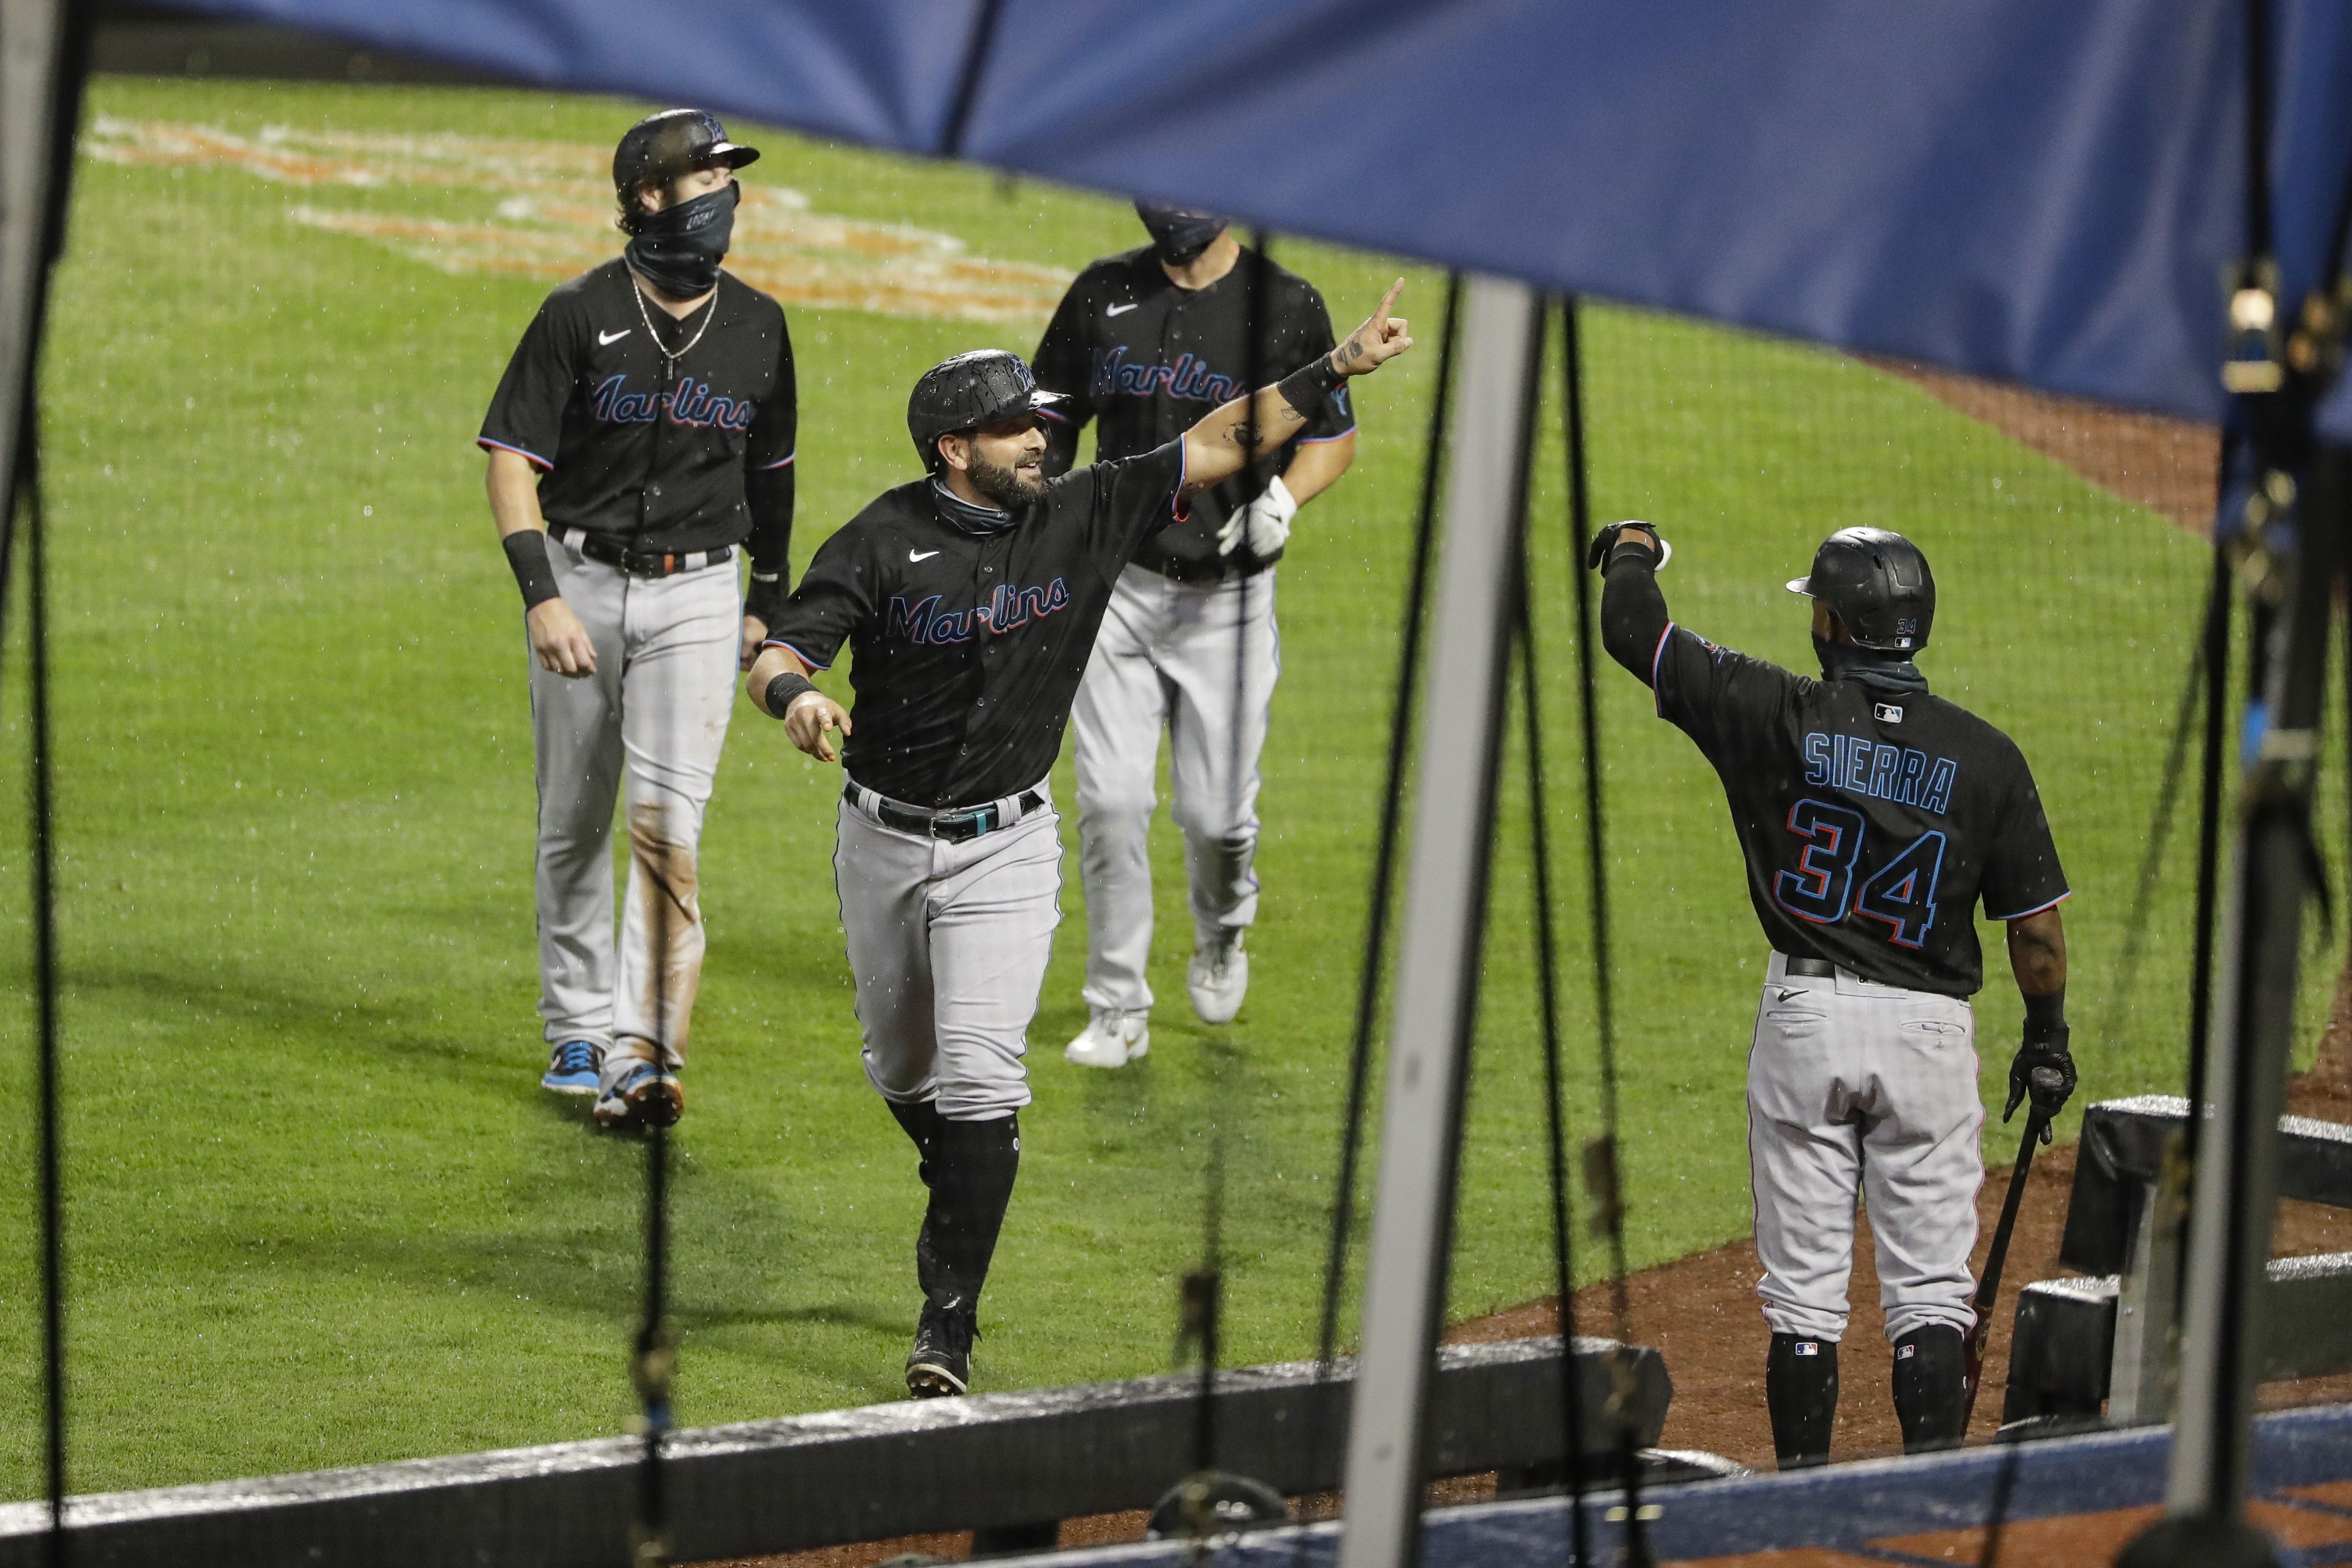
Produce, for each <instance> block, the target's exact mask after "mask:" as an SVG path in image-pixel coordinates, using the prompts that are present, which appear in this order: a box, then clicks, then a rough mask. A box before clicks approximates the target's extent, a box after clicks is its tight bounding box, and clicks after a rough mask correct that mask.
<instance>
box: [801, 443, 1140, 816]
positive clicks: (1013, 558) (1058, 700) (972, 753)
mask: <svg viewBox="0 0 2352 1568" xmlns="http://www.w3.org/2000/svg"><path fill="white" fill-rule="evenodd" d="M1183 480H1184V444H1183V443H1182V442H1181V441H1175V442H1171V443H1169V444H1167V445H1165V446H1161V447H1159V448H1156V449H1155V450H1153V451H1150V452H1147V453H1145V454H1144V455H1141V456H1140V457H1130V458H1127V459H1124V460H1121V461H1117V462H1110V463H1097V464H1095V465H1092V466H1091V467H1087V468H1079V469H1076V470H1073V471H1072V472H1070V473H1068V474H1065V475H1063V476H1061V477H1060V478H1058V479H1055V480H1052V481H1050V482H1049V483H1048V484H1047V485H1046V486H1045V496H1044V497H1043V498H1042V499H1040V500H1037V501H1034V502H1032V503H1030V505H1029V506H1028V507H1025V508H1024V509H1023V511H1022V512H1021V514H1020V516H1019V517H1018V519H1017V520H1016V521H1015V522H1014V524H1013V526H1012V527H1011V528H1005V529H1003V530H1002V531H1001V532H997V533H991V534H971V533H966V532H964V531H963V530H962V529H961V528H956V527H954V526H953V525H951V524H950V523H948V522H947V521H946V520H945V519H943V518H942V517H940V508H939V507H938V506H937V505H936V504H935V503H934V502H933V500H932V498H931V481H929V479H919V480H917V481H916V482H915V483H913V484H911V485H901V486H898V488H897V489H895V490H887V491H885V492H884V493H883V494H882V495H881V496H880V497H878V498H877V499H876V500H875V501H874V502H873V504H872V505H870V506H868V507H866V509H865V510H864V511H862V512H860V513H858V514H857V516H856V517H852V518H851V519H850V520H849V521H848V522H847V523H845V524H844V525H843V527H842V528H841V530H840V531H839V532H838V533H836V534H835V535H834V536H833V537H832V538H829V539H827V540H825V541H824V544H822V545H820V546H818V547H817V552H816V558H815V559H814V560H812V561H810V562H809V569H808V572H807V575H805V576H803V578H802V579H801V581H800V586H799V587H798V588H796V589H794V590H793V596H792V598H791V600H790V601H787V602H786V604H785V605H784V608H783V612H782V614H781V615H779V616H778V618H777V620H776V622H775V623H774V624H773V625H772V626H771V627H770V628H769V630H768V639H767V640H768V643H769V644H770V645H772V646H777V647H784V648H789V649H791V650H792V651H793V653H795V654H797V655H799V657H800V659H801V662H802V663H803V664H807V665H808V666H810V667H811V668H812V669H819V670H821V669H824V668H826V667H827V666H829V665H830V664H832V663H833V661H834V656H835V654H836V653H839V652H840V650H841V645H842V643H844V642H846V643H848V644H849V646H850V652H851V653H852V655H853V656H854V659H855V663H854V664H852V666H851V669H850V683H851V685H853V686H855V687H856V694H857V700H856V704H855V706H853V707H852V708H851V710H850V735H849V737H848V743H847V746H846V748H845V753H844V756H843V758H842V762H843V766H844V767H845V768H847V769H848V771H849V776H850V777H851V778H852V779H856V781H857V782H858V783H860V784H862V785H864V786H865V787H866V789H872V790H876V791H877V792H879V793H881V794H883V795H887V796H888V797H889V798H890V799H892V800H900V801H904V802H905V803H906V804H908V805H910V806H921V807H925V808H928V809H930V810H940V809H943V808H947V807H953V806H977V805H982V804H985V803H986V802H988V801H990V800H1002V799H1003V798H1004V797H1006V796H1008V795H1013V794H1015V793H1018V792H1019V791H1021V790H1023V789H1027V788H1028V787H1029V786H1031V785H1032V784H1034V783H1036V782H1037V780H1039V779H1043V778H1044V777H1045V774H1046V772H1047V771H1048V770H1049V769H1050V768H1052V767H1053V766H1054V758H1055V756H1056V755H1058V754H1059V753H1060V751H1061V749H1062V730H1063V727H1064V726H1065V725H1066V723H1067V722H1068V719H1069V716H1070V702H1071V699H1072V698H1074V697H1075V696H1076V695H1077V690H1078V678H1079V677H1080V676H1081V675H1083V674H1086V669H1087V655H1088V654H1089V653H1092V652H1093V650H1094V645H1095V632H1096V630H1097V628H1098V627H1099V626H1100V625H1101V624H1102V618H1103V612H1104V610H1106V609H1107V608H1108V606H1109V604H1110V595H1111V586H1112V584H1114V583H1116V582H1117V581H1118V574H1119V572H1120V570H1123V569H1124V568H1125V567H1126V565H1127V563H1128V560H1129V558H1130V557H1132V556H1133V555H1134V553H1135V549H1136V547H1137V546H1138V545H1139V544H1140V543H1142V542H1143V541H1145V540H1147V539H1149V538H1151V537H1152V536H1153V535H1154V534H1156V533H1158V532H1159V531H1160V529H1162V528H1167V527H1168V526H1169V525H1170V524H1171V523H1173V522H1178V521H1181V517H1182V514H1181V511H1180V510H1179V507H1181V505H1182V503H1181V499H1180V490H1181V486H1182V484H1183Z"/></svg>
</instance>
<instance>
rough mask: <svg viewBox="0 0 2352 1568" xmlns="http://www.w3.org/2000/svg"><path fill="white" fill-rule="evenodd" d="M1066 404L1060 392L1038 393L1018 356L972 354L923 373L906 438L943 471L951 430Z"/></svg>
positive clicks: (910, 410) (910, 406) (909, 405)
mask: <svg viewBox="0 0 2352 1568" xmlns="http://www.w3.org/2000/svg"><path fill="white" fill-rule="evenodd" d="M1062 401H1063V397H1062V394H1061V393H1060V392H1040V391H1038V390H1037V378H1036V377H1034V376H1033V375H1031V374H1030V373H1029V365H1028V362H1027V361H1024V359H1022V357H1021V356H1020V355H1018V354H1013V353H1007V352H1006V351H1005V350H1003V349H974V350H972V351H971V352H970V353H968V354H958V355H957V356H956V357H955V358H954V359H952V360H941V361H940V362H939V363H938V364H936V365H933V366H932V367H931V368H930V369H929V370H928V371H924V372H923V379H922V380H920V381H919V382H916V383H915V392H914V395H913V396H911V397H909V398H908V400H907V434H908V435H910V436H913V437H914V439H915V451H916V452H917V453H918V454H919V455H921V457H922V459H923V466H924V468H926V469H927V470H929V471H930V472H932V473H937V472H938V471H939V466H940V436H942V435H945V434H948V433H950V431H957V430H976V429H978V428H979V427H980V426H982V425H983V424H994V423H997V422H998V421H999V420H1004V419H1011V418H1013V417H1014V416H1015V415H1016V414H1023V413H1034V411H1036V410H1038V409H1042V408H1050V407H1052V406H1053V405H1054V404H1055V403H1057V402H1062Z"/></svg>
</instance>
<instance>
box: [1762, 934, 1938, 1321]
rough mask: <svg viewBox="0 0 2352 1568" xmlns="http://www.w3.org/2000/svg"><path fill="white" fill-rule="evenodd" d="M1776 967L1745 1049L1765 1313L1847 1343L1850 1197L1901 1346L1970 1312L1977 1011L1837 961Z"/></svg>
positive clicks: (1776, 960) (1775, 959)
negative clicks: (1831, 966) (1879, 980)
mask: <svg viewBox="0 0 2352 1568" xmlns="http://www.w3.org/2000/svg"><path fill="white" fill-rule="evenodd" d="M1786 963H1787V960H1786V959H1785V958H1783V957H1782V956H1780V954H1778V953H1775V954H1774V955H1772V961H1771V963H1770V965H1769V967H1768V968H1767V970H1766V972H1765V981H1764V996H1763V1000H1762V1002H1761V1003H1760V1004H1759V1006H1758V1008H1757V1009H1756V1035H1755V1044H1754V1046H1753V1048H1752V1049H1751V1050H1750V1051H1749V1053H1748V1164H1749V1168H1750V1171H1751V1173H1752V1176H1753V1177H1754V1181H1755V1194H1756V1253H1757V1257H1758V1260H1759V1261H1760V1262H1761V1263H1762V1264H1763V1266H1764V1278H1763V1280H1762V1281H1760V1282H1759V1284H1758V1285H1757V1287H1756V1293H1757V1294H1758V1295H1759V1296H1761V1297H1762V1298H1763V1299H1764V1321H1765V1322H1768V1323H1769V1324H1770V1325H1771V1327H1772V1332H1773V1333H1788V1334H1796V1335H1798V1336H1800V1337H1801V1338H1806V1339H1826V1340H1836V1339H1840V1338H1843V1335H1844V1333H1845V1326H1846V1317H1847V1311H1846V1284H1847V1280H1848V1278H1849V1276H1850V1275H1851V1274H1852V1272H1853V1223H1854V1217H1853V1210H1854V1197H1855V1194H1856V1193H1857V1192H1859V1193H1860V1194H1861V1195H1862V1196H1863V1197H1864V1201H1865V1203H1866V1204H1867V1206H1868V1207H1869V1210H1870V1225H1871V1231H1872V1233H1873V1235H1874V1237H1875V1239H1876V1240H1877V1242H1878V1296H1879V1302H1880V1304H1881V1305H1882V1306H1884V1307H1885V1310H1886V1337H1887V1340H1888V1341H1889V1342H1890V1343H1892V1342H1893V1341H1895V1340H1899V1339H1901V1338H1902V1337H1903V1336H1904V1335H1906V1334H1907V1333H1911V1332H1912V1331H1913V1330H1915V1329H1921V1328H1926V1327H1927V1326H1929V1325H1930V1324H1935V1323H1948V1324H1949V1325H1951V1326H1952V1327H1953V1328H1956V1329H1958V1330H1959V1331H1960V1332H1961V1333H1967V1332H1968V1330H1969V1325H1971V1324H1972V1323H1974V1322H1975V1321H1976V1314H1975V1312H1973V1311H1972V1310H1971V1307H1970V1303H1969V1297H1970V1295H1971V1293H1972V1291H1973V1289H1974V1281H1973V1280H1972V1279H1971V1278H1970V1276H1969V1251H1970V1249H1973V1248H1974V1247H1975V1246H1976V1239H1977V1207H1976V1197H1977V1189H1978V1188H1979V1186H1982V1185H1983V1184H1984V1162H1983V1157H1982V1155H1981V1153H1980V1151H1979V1148H1978V1145H1977V1137H1978V1134H1979V1131H1980V1130H1981V1129H1982V1127H1983V1125H1984V1107H1983V1105H1982V1104H1981V1103H1979V1100H1978V1098H1977V1052H1976V1015H1975V1013H1974V1011H1973V1010H1972V1009H1970V1008H1969V1004H1968V1003H1967V1002H1965V1001H1963V1000H1961V999H1959V998H1956V997H1945V996H1937V995H1935V994H1934V993H1932V992H1927V991H1909V990H1904V989H1901V988H1897V987H1894V986H1881V985H1876V984H1874V983H1873V982H1871V981H1868V980H1864V979H1862V978H1860V977H1856V976H1853V975H1851V974H1848V973H1847V972H1846V971H1845V970H1843V969H1841V970H1839V971H1838V972H1837V975H1836V977H1834V978H1826V977H1811V976H1803V975H1790V974H1789V973H1788V972H1787V970H1786V968H1785V967H1784V966H1785V964H1786Z"/></svg>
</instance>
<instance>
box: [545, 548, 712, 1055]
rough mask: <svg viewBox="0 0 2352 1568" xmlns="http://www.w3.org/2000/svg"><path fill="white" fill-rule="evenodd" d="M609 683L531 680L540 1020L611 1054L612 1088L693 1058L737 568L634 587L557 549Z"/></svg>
mask: <svg viewBox="0 0 2352 1568" xmlns="http://www.w3.org/2000/svg"><path fill="white" fill-rule="evenodd" d="M547 559H548V560H549V561H550V562H551V563H552V564H553V566H554V568H555V580H556V585H557V586H558V587H559V588H560V589H561V590H562V593H563V601H564V602H565V603H566V604H568V605H570V606H571V607H572V613H573V614H574V615H577V616H578V617H579V618H580V622H581V624H582V625H583V626H584V627H585V628H586V629H587V632H588V635H589V638H590V639H591V640H592V641H593V643H595V645H596V673H595V674H593V675H584V676H581V677H578V678H576V679H575V678H572V677H568V676H564V675H559V674H554V673H552V672H551V671H548V670H543V669H541V668H540V667H539V664H538V662H537V661H536V660H533V661H532V664H531V670H530V721H531V737H532V740H533V742H534V743H535V747H536V751H537V757H538V775H539V865H538V876H537V892H538V897H539V970H540V987H541V989H540V1001H539V1012H540V1017H541V1019H544V1020H545V1023H546V1034H547V1039H548V1040H549V1041H550V1042H554V1041H559V1040H593V1041H594V1042H595V1043H596V1044H598V1045H600V1046H604V1047H605V1048H606V1049H605V1053H604V1082H605V1083H606V1084H607V1085H610V1084H611V1083H613V1082H615V1081H616V1080H617V1079H618V1078H619V1076H620V1075H621V1074H622V1073H623V1072H625V1071H627V1070H628V1069H629V1068H630V1067H631V1066H633V1065H634V1064H635V1063H636V1062H639V1061H654V1060H655V1059H656V1051H658V1052H659V1056H660V1059H661V1060H662V1061H665V1062H666V1063H667V1065H669V1066H670V1067H673V1068H675V1067H677V1066H679V1065H682V1064H683V1063H684V1061H685V1060H686V1041H687V1034H688V1027H689V1025H690V1023H691V1020H692V1018H693V1012H694V996H695V992H696V990H697V989H698V988H699V986H700V984H701V980H702V949H703V935H702V904H701V898H700V894H699V891H698V890H699V875H698V865H697V860H696V846H697V845H698V843H699V842H700V841H701V837H702V813H703V808H704V807H705V806H707V805H708V804H709V800H710V789H711V785H712V782H713V781H714V780H715V779H717V777H718V772H719V747H721V746H722V745H723V744H724V743H725V741H726V739H727V720H728V716H729V715H730V713H731V712H732V711H733V709H734V705H735V672H736V661H737V654H738V649H739V648H740V636H741V626H742V615H743V601H742V598H741V596H740V592H739V591H738V588H737V584H736V575H735V571H734V567H733V560H732V558H731V557H730V559H729V560H727V561H725V562H722V563H719V564H716V565H711V566H706V567H703V568H701V569H700V570H694V571H681V572H678V573H677V574H676V575H674V576H670V577H663V578H637V577H630V576H627V575H626V574H625V573H623V572H622V571H620V570H617V569H616V568H614V567H610V566H606V565H605V564H604V563H603V562H602V561H593V560H590V559H587V558H586V557H585V556H583V555H581V554H579V553H578V552H577V551H575V550H573V549H572V548H571V547H569V546H568V545H566V544H564V543H563V542H562V540H561V539H560V538H556V537H554V536H553V535H552V534H551V535H550V537H549V539H548V547H547ZM624 787H625V790H626V799H627V812H626V815H627V821H628V833H629V883H628V894H627V903H626V905H625V910H624V912H623V915H622V918H621V934H620V944H619V947H618V951H617V953H616V951H615V949H614V939H613V805H614V800H615V798H616V797H618V796H619V795H620V794H621V793H622V792H623V789H624Z"/></svg>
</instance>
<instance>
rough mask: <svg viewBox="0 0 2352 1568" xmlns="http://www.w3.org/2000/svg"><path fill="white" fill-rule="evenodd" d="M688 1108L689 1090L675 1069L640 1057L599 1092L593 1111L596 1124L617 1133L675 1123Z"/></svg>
mask: <svg viewBox="0 0 2352 1568" xmlns="http://www.w3.org/2000/svg"><path fill="white" fill-rule="evenodd" d="M685 1111H686V1090H685V1089H684V1087H683V1086H681V1085H680V1084H679V1082H678V1081H677V1077H676V1075H674V1074H672V1073H667V1072H664V1071H662V1070H661V1069H660V1068H658V1067H656V1066H655V1065H654V1064H653V1063H652V1062H650V1061H640V1062H636V1063H635V1064H634V1065H632V1066H631V1067H630V1068H629V1070H628V1071H625V1072H624V1073H622V1074H621V1076H620V1077H619V1078H618V1079H616V1080H614V1082H613V1085H612V1086H611V1087H610V1088H608V1089H606V1090H605V1091H604V1092H603V1093H601V1094H599V1095H597V1096H596V1108H595V1110H593V1112H591V1113H590V1114H591V1115H593V1116H594V1117H595V1118H596V1124H597V1125H598V1126H600V1127H603V1128H605V1129H606V1130H608V1131H611V1132H615V1133H623V1132H635V1131H636V1130H638V1129H641V1128H645V1127H667V1126H671V1125H673V1124H676V1123H677V1119H678V1117H679V1116H681V1115H682V1114H684V1113H685Z"/></svg>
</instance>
